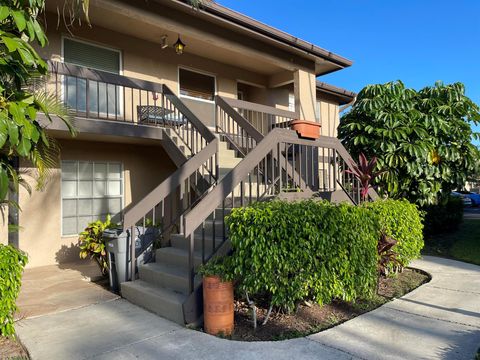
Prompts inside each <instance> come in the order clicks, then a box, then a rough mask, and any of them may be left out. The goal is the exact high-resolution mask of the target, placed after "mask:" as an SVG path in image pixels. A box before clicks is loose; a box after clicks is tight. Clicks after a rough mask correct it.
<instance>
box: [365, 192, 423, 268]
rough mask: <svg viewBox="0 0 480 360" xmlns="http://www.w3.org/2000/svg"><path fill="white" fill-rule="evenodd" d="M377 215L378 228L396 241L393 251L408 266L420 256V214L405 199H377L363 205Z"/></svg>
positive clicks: (421, 245)
mask: <svg viewBox="0 0 480 360" xmlns="http://www.w3.org/2000/svg"><path fill="white" fill-rule="evenodd" d="M364 206H365V207H366V208H367V209H369V210H371V211H373V212H374V213H375V214H377V215H378V219H379V221H380V228H381V229H382V231H384V232H385V234H386V235H387V236H389V237H392V238H393V239H395V240H396V241H397V244H396V245H395V246H394V247H393V249H392V250H393V251H394V252H395V253H397V254H398V256H397V260H398V262H399V264H400V265H401V266H408V265H409V264H410V262H411V261H412V260H413V259H416V258H419V257H420V250H422V248H423V245H424V243H423V232H422V230H423V225H422V215H421V212H420V211H419V210H418V208H417V206H416V205H414V204H411V203H409V202H408V201H407V200H378V201H374V202H371V203H366V204H365V205H364Z"/></svg>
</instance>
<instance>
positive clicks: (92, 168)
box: [61, 161, 123, 235]
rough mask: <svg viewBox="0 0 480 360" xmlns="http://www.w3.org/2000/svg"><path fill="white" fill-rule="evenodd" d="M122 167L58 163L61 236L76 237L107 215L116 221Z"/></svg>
mask: <svg viewBox="0 0 480 360" xmlns="http://www.w3.org/2000/svg"><path fill="white" fill-rule="evenodd" d="M122 168H123V167H122V164H121V163H116V162H89V161H62V169H61V170H62V234H63V235H76V234H78V233H80V232H82V231H83V230H84V229H85V227H86V226H87V225H88V224H89V223H90V222H92V221H96V220H99V219H101V220H105V218H106V216H107V215H108V214H110V215H111V216H112V219H113V221H114V222H118V221H119V220H120V213H121V211H122V208H123V171H122V170H123V169H122Z"/></svg>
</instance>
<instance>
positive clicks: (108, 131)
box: [37, 113, 163, 140]
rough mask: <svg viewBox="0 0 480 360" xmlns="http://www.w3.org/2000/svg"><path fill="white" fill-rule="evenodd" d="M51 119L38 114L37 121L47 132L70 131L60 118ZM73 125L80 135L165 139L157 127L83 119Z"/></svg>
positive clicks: (53, 116)
mask: <svg viewBox="0 0 480 360" xmlns="http://www.w3.org/2000/svg"><path fill="white" fill-rule="evenodd" d="M50 117H51V119H52V121H50V120H49V119H48V118H47V117H46V116H45V114H42V113H40V114H38V117H37V120H38V121H39V123H40V124H41V125H42V126H43V127H45V128H46V129H47V130H57V131H65V132H68V131H69V130H68V127H67V125H65V123H64V122H63V120H62V119H60V118H59V117H58V116H56V115H52V116H50ZM72 125H73V127H74V128H75V130H76V131H77V132H78V133H79V134H96V135H109V136H119V137H133V138H143V139H153V140H162V139H163V129H162V128H160V127H156V126H149V125H137V124H134V123H129V122H122V121H115V120H98V119H90V118H81V117H74V118H73V120H72Z"/></svg>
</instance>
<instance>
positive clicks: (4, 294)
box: [0, 245, 28, 336]
mask: <svg viewBox="0 0 480 360" xmlns="http://www.w3.org/2000/svg"><path fill="white" fill-rule="evenodd" d="M27 261H28V259H27V255H26V254H25V253H24V252H22V251H20V250H17V249H15V248H14V247H12V246H5V245H0V335H3V336H10V335H14V334H15V329H14V327H13V317H14V314H15V311H17V305H16V301H17V297H18V294H19V292H20V285H21V280H22V272H23V268H24V267H25V265H26V264H27Z"/></svg>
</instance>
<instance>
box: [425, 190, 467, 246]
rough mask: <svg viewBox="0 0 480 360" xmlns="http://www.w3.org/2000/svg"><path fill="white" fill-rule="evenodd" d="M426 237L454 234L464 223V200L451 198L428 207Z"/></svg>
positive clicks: (426, 209)
mask: <svg viewBox="0 0 480 360" xmlns="http://www.w3.org/2000/svg"><path fill="white" fill-rule="evenodd" d="M423 210H424V211H425V236H427V237H428V236H430V235H435V234H441V233H448V232H453V231H455V230H457V229H458V227H459V226H460V224H461V223H462V221H463V200H462V199H461V198H460V197H454V196H449V197H448V198H446V199H445V200H443V201H442V202H441V203H439V204H437V205H431V206H426V207H424V208H423Z"/></svg>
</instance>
